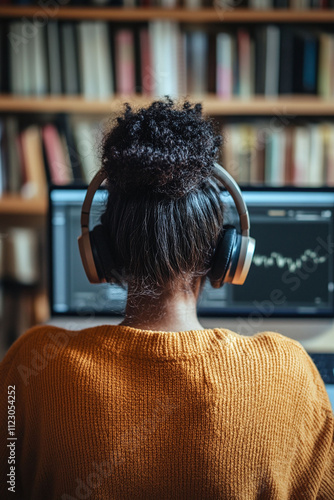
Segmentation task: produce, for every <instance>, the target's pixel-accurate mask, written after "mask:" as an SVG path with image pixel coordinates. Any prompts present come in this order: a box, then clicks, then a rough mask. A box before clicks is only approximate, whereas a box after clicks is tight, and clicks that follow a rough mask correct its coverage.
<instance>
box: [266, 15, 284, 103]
mask: <svg viewBox="0 0 334 500" xmlns="http://www.w3.org/2000/svg"><path fill="white" fill-rule="evenodd" d="M266 35H267V46H266V72H265V89H264V93H265V95H266V96H277V95H278V90H279V88H278V81H279V78H278V77H279V51H280V30H279V28H278V27H277V26H274V25H268V26H267V27H266Z"/></svg>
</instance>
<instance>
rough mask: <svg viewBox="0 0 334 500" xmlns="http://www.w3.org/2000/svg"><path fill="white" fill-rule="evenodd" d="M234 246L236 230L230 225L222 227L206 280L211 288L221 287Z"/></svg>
mask: <svg viewBox="0 0 334 500" xmlns="http://www.w3.org/2000/svg"><path fill="white" fill-rule="evenodd" d="M236 244H237V230H236V228H235V227H234V226H230V225H226V226H223V234H222V235H221V237H220V239H219V241H218V244H217V248H216V251H215V253H214V256H213V260H212V264H211V269H210V271H209V273H208V278H209V279H210V282H211V286H213V288H220V287H221V286H222V285H223V283H224V278H225V276H226V273H227V270H228V268H229V266H230V264H231V260H232V257H233V255H234V252H235V247H236Z"/></svg>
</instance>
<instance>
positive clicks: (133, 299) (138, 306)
mask: <svg viewBox="0 0 334 500" xmlns="http://www.w3.org/2000/svg"><path fill="white" fill-rule="evenodd" d="M198 294H199V286H196V287H195V288H194V289H193V290H191V291H189V292H185V291H181V290H179V291H173V292H171V291H169V290H164V291H162V293H161V294H160V295H159V296H158V297H150V296H148V295H147V294H141V293H140V291H139V292H138V291H136V293H134V289H133V287H131V285H129V287H128V300H127V304H126V309H125V318H124V320H123V321H122V323H121V325H124V326H131V327H133V328H139V329H141V330H156V331H157V330H158V331H167V332H178V331H186V330H203V329H204V328H203V326H202V325H201V324H200V322H199V320H198V317H197V311H196V305H197V298H198Z"/></svg>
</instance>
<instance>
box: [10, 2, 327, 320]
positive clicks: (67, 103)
mask: <svg viewBox="0 0 334 500" xmlns="http://www.w3.org/2000/svg"><path fill="white" fill-rule="evenodd" d="M214 5H216V6H214V7H210V8H200V9H192V10H187V9H186V8H162V7H137V8H130V7H124V8H122V7H72V6H64V7H63V6H57V5H55V6H51V7H48V6H47V5H45V6H43V5H39V6H38V5H35V6H22V5H21V6H11V5H0V20H1V21H2V22H4V23H5V22H22V20H30V21H32V22H36V24H37V25H38V26H43V25H46V24H47V23H48V22H49V21H59V22H63V21H73V22H77V23H80V22H84V21H92V20H95V21H103V22H108V23H109V22H110V23H112V24H113V26H114V27H116V26H117V25H118V23H119V26H125V25H127V26H129V25H130V24H131V25H134V26H136V25H140V24H141V25H143V23H148V22H151V21H172V22H175V23H180V24H181V25H188V24H194V25H197V26H202V27H203V26H206V25H208V26H209V28H210V29H211V28H213V29H217V28H218V29H220V27H224V29H225V27H226V29H227V30H229V29H231V30H237V29H239V27H241V29H242V28H243V27H245V26H246V27H248V26H249V27H250V29H252V30H257V29H258V28H259V29H260V28H261V27H265V26H266V25H270V24H272V25H280V26H284V25H287V26H291V25H295V26H297V25H298V27H300V28H302V29H303V28H304V27H306V28H308V27H310V26H317V29H318V30H322V29H324V30H327V29H328V27H329V26H330V25H332V26H333V23H334V10H333V9H312V10H296V9H291V8H290V9H275V10H273V9H272V10H251V9H245V8H236V9H233V8H231V6H228V7H227V8H226V9H224V8H222V7H221V6H219V1H218V2H217V3H216V4H215V3H214ZM332 32H333V30H332ZM62 85H63V84H62ZM188 97H189V99H190V100H196V101H201V102H202V104H203V111H204V113H205V114H207V115H209V116H215V117H217V118H218V119H219V118H228V117H232V119H236V120H238V117H243V118H245V117H246V118H248V119H252V118H258V119H267V120H270V117H273V116H294V117H298V118H299V117H301V118H302V117H304V118H305V119H306V120H307V119H308V118H309V119H313V118H314V119H317V117H322V118H323V119H324V121H327V122H328V121H330V120H331V119H332V117H333V116H334V96H333V97H332V98H322V97H320V96H318V95H307V94H305V95H296V94H293V95H289V94H287V95H279V96H278V97H269V96H261V95H256V96H254V97H251V98H242V97H235V96H232V97H229V98H221V97H218V96H217V95H215V94H213V93H211V92H209V93H207V94H204V95H195V94H190V95H188ZM153 99H155V98H154V97H152V96H148V95H141V94H130V95H120V94H118V93H115V94H114V95H113V97H112V98H110V99H104V98H101V99H97V98H95V97H94V98H91V99H87V98H84V97H83V96H82V95H58V96H56V95H54V96H51V95H39V96H32V95H27V96H21V95H13V94H5V93H3V94H1V93H0V114H3V115H4V116H6V115H9V114H14V115H15V114H18V115H21V116H22V115H32V116H33V115H36V116H37V117H42V118H43V119H44V117H45V116H48V115H49V116H52V115H57V114H58V113H59V114H63V113H65V114H68V115H79V119H80V117H81V116H83V115H87V116H91V117H93V116H96V115H99V116H101V117H103V116H108V115H110V114H117V113H119V112H121V111H122V110H123V109H124V107H123V103H124V102H125V101H127V102H129V103H130V104H132V105H134V106H135V107H140V106H147V105H148V104H149V103H150V102H151V101H152V100H153ZM34 119H35V118H34V117H33V118H32V120H34ZM333 165H334V160H333ZM333 183H334V169H333ZM47 208H48V207H47V199H46V198H45V197H44V198H40V197H39V198H32V199H25V198H22V197H20V196H19V195H17V194H16V195H3V196H2V197H1V196H0V220H1V221H2V223H1V224H0V226H1V225H2V226H3V227H6V226H7V227H11V226H15V225H21V226H27V225H28V226H29V225H30V226H31V227H39V228H44V229H45V228H46V224H47V220H46V219H47V218H46V215H47ZM44 229H43V230H44ZM44 244H46V243H45V242H44ZM42 265H43V266H44V265H45V262H44V263H42ZM43 283H44V282H43ZM43 283H42V284H41V288H39V289H38V291H37V292H34V294H35V296H34V299H33V304H34V305H33V308H35V313H34V317H33V318H34V319H32V320H31V321H32V322H33V321H36V319H37V318H41V320H43V317H46V315H47V312H46V310H47V306H46V296H47V295H46V291H45V290H44V289H43V287H44V285H45V283H44V284H43ZM32 295H33V293H32ZM40 304H42V305H40ZM43 304H44V305H43ZM43 311H44V312H43ZM0 323H1V318H0Z"/></svg>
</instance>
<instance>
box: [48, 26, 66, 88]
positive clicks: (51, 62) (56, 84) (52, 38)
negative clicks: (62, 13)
mask: <svg viewBox="0 0 334 500" xmlns="http://www.w3.org/2000/svg"><path fill="white" fill-rule="evenodd" d="M46 32H47V59H48V72H49V90H50V94H52V95H60V94H61V93H62V69H61V56H60V40H59V24H58V21H49V22H48V23H47V25H46Z"/></svg>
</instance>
